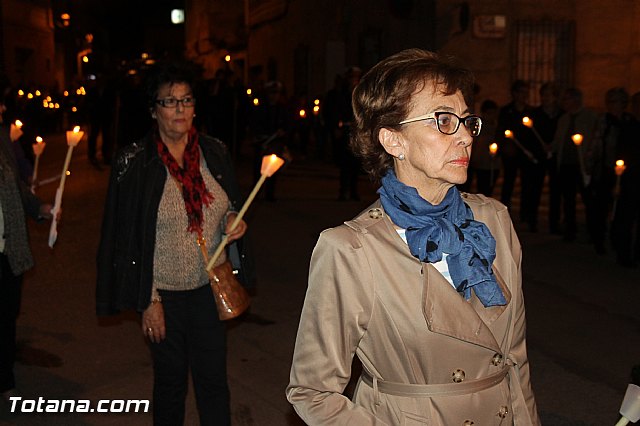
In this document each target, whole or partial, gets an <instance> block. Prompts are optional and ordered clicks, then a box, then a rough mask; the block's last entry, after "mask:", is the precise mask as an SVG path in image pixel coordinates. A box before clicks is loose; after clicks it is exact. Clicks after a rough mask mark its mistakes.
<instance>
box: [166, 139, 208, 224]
mask: <svg viewBox="0 0 640 426" xmlns="http://www.w3.org/2000/svg"><path fill="white" fill-rule="evenodd" d="M156 145H157V147H158V154H159V155H160V158H161V159H162V162H163V163H164V164H165V166H167V168H168V169H169V173H170V174H171V176H173V177H174V178H175V179H176V180H177V181H178V182H179V183H180V185H181V186H182V198H184V207H185V209H186V210H187V217H188V218H189V227H188V228H187V230H188V231H189V232H194V233H197V234H198V235H201V234H202V222H203V221H204V214H203V213H202V205H203V204H204V205H205V206H208V205H209V204H210V203H211V202H212V201H213V195H211V193H210V192H209V191H208V190H207V187H206V185H205V184H204V180H203V179H202V174H200V148H199V144H198V132H196V129H195V128H194V127H192V128H191V130H189V140H188V141H187V146H186V147H185V149H184V168H182V167H180V166H179V165H178V162H177V161H176V159H175V158H173V155H171V153H170V152H169V148H167V146H166V145H165V144H164V143H163V142H162V139H160V134H159V133H157V132H156Z"/></svg>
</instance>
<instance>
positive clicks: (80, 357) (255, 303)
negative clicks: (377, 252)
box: [0, 135, 640, 426]
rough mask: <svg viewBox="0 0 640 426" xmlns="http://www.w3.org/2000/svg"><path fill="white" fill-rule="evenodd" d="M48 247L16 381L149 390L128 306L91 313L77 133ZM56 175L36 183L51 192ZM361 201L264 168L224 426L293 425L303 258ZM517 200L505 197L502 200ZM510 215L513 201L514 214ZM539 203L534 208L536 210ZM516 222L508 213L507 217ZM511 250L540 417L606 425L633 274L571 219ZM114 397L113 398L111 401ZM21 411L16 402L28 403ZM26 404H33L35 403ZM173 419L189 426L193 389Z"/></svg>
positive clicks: (89, 194) (144, 352)
mask: <svg viewBox="0 0 640 426" xmlns="http://www.w3.org/2000/svg"><path fill="white" fill-rule="evenodd" d="M45 141H46V142H47V147H46V149H45V152H44V154H43V156H42V157H41V160H40V170H39V175H40V176H41V177H42V178H43V179H45V178H47V177H49V176H54V175H55V174H56V173H60V169H61V168H62V164H63V160H64V155H65V152H66V145H65V143H64V139H63V138H62V135H52V136H49V137H48V138H46V139H45ZM236 163H237V164H236V166H237V170H238V176H239V179H240V183H241V186H242V188H243V190H244V191H245V192H246V193H247V194H248V193H249V191H250V190H251V187H252V182H251V175H252V174H251V170H250V163H251V162H250V159H249V158H248V157H247V156H246V155H245V156H240V158H239V159H238V160H237V162H236ZM70 170H71V175H70V176H69V177H68V178H67V181H66V185H65V192H64V197H63V213H62V222H61V224H60V226H59V229H58V241H57V242H56V244H55V246H54V248H53V249H50V248H49V247H48V246H47V236H48V232H49V226H48V224H46V223H45V224H36V223H33V222H31V223H30V225H29V226H30V237H31V243H32V249H33V252H34V257H35V261H36V267H35V268H34V269H33V270H31V271H29V272H28V273H27V274H26V275H25V282H24V292H23V304H22V312H21V316H20V318H19V324H18V341H19V346H20V348H19V353H18V362H17V365H16V375H17V381H18V390H19V392H20V393H21V395H22V397H23V398H24V399H25V400H32V401H36V402H37V401H38V398H40V397H42V398H43V399H45V400H47V401H51V400H71V399H73V400H88V401H90V403H91V404H92V407H94V406H95V404H97V402H98V401H99V400H116V401H121V400H128V399H135V400H145V399H151V390H152V369H151V360H150V356H149V352H148V349H147V347H146V342H145V340H144V338H143V336H142V334H141V331H140V327H139V319H138V316H137V314H135V313H132V312H126V313H123V314H121V315H119V316H115V317H109V318H97V317H96V316H95V304H94V291H95V290H94V289H95V255H96V248H97V243H98V238H99V232H100V222H101V218H102V207H103V203H104V198H105V193H106V187H107V181H108V174H109V171H108V167H105V168H104V169H103V170H97V169H96V168H95V167H94V166H93V165H91V164H90V163H89V161H88V159H87V155H86V141H83V142H81V143H80V145H79V146H78V148H76V150H75V151H74V153H73V157H72V161H71V165H70ZM56 187H57V184H56V183H52V184H48V185H45V186H42V187H40V188H38V189H37V194H38V196H40V197H41V198H42V199H43V200H45V201H52V200H53V196H54V194H55V189H56ZM360 188H361V200H360V201H342V202H340V201H337V194H338V171H337V169H336V167H335V166H334V165H333V164H332V163H331V162H329V161H320V160H314V159H303V158H300V157H299V156H297V157H294V161H292V163H291V164H289V165H288V166H286V168H284V169H283V170H281V171H279V172H278V174H277V175H276V197H277V200H276V201H275V202H268V201H266V200H264V199H263V197H262V196H261V195H259V196H258V197H257V198H256V200H255V201H254V203H253V204H252V206H251V208H250V209H249V211H248V213H247V216H246V220H247V222H248V224H249V226H250V233H251V234H250V235H251V240H252V245H253V247H254V252H255V253H254V254H255V259H256V265H257V271H258V277H259V282H258V287H257V289H256V291H255V292H254V294H253V298H252V305H251V308H250V310H249V312H248V313H247V314H246V315H244V316H243V317H242V318H240V319H238V320H233V321H231V322H229V323H228V324H227V327H228V347H229V351H228V370H229V386H230V389H231V404H232V416H233V425H234V426H249V425H260V426H271V425H274V426H281V425H284V426H297V425H303V424H304V423H302V422H301V421H300V420H299V419H298V417H297V416H296V414H295V413H294V411H293V410H292V408H291V406H290V405H289V403H288V402H287V401H286V399H285V396H284V390H285V387H286V385H287V383H288V376H289V368H290V363H291V357H292V352H293V345H294V341H295V334H296V330H297V326H298V319H299V315H300V310H301V307H302V302H303V300H304V294H305V291H306V277H307V271H308V264H309V259H310V255H311V251H312V250H313V247H314V244H315V241H316V239H317V237H318V234H319V233H320V231H321V230H323V229H325V228H327V227H331V226H336V225H338V224H340V223H341V222H343V221H344V220H347V219H349V218H351V217H353V216H354V215H355V214H357V213H358V212H359V211H361V210H362V209H364V208H366V206H367V205H368V204H369V203H370V202H372V201H373V200H374V199H375V198H376V195H375V189H376V188H375V187H374V186H373V185H372V184H371V183H369V182H368V180H367V178H366V177H364V176H363V177H362V178H361V181H360ZM518 202H519V200H518V199H517V197H516V199H514V206H516V207H514V209H517V205H518ZM516 212H517V210H516ZM545 212H546V207H545V206H543V208H542V211H541V218H542V219H544V217H545ZM514 217H516V218H517V215H515V214H514ZM515 225H516V229H517V231H518V234H519V237H520V239H521V242H522V245H523V250H524V261H523V274H524V292H525V303H526V307H527V325H528V347H529V357H530V362H531V372H532V384H533V388H534V391H535V394H536V399H537V402H538V408H539V412H540V415H541V419H542V421H543V424H545V425H558V426H586V425H613V424H615V423H616V422H617V420H618V418H619V416H618V410H619V407H620V404H621V402H622V398H623V396H624V392H625V389H626V387H627V384H628V383H629V382H630V371H631V368H632V367H633V366H635V365H638V364H640V333H639V328H640V309H639V307H638V306H639V301H640V271H639V270H638V269H625V268H621V267H619V266H618V265H617V264H616V263H615V260H614V257H613V255H612V254H611V253H608V254H606V255H597V254H596V253H595V251H594V249H593V247H592V246H591V245H590V244H589V243H588V241H587V239H586V236H585V232H584V224H583V223H581V227H580V231H581V232H580V233H579V236H578V239H577V241H575V242H572V243H566V242H563V241H562V240H561V239H560V238H559V237H558V236H555V235H550V234H548V233H546V223H545V222H544V220H543V221H542V223H541V225H540V231H539V232H537V233H530V232H528V231H527V230H526V227H524V226H520V224H519V223H517V221H516V224H515ZM119 407H120V406H118V405H117V404H116V405H115V408H116V409H118V408H119ZM9 408H10V407H9V406H8V405H7V404H3V403H2V402H1V401H0V425H2V426H4V425H34V426H38V425H79V426H85V425H86V426H89V425H91V426H94V425H95V426H103V425H104V426H107V425H114V426H115V425H117V426H126V425H147V424H151V415H150V413H142V412H138V413H97V412H89V413H58V414H54V413H46V412H45V413H38V412H33V413H11V412H10V410H9ZM27 408H28V407H27ZM36 409H37V407H36V408H34V411H36ZM186 411H187V414H186V420H185V424H187V425H197V424H198V421H197V413H196V409H195V403H194V398H193V394H192V392H190V393H189V395H188V399H187V410H186Z"/></svg>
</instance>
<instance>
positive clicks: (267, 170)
mask: <svg viewBox="0 0 640 426" xmlns="http://www.w3.org/2000/svg"><path fill="white" fill-rule="evenodd" d="M283 164H284V160H283V159H282V158H280V157H278V156H277V155H275V154H271V155H265V156H264V157H262V167H261V168H260V179H258V182H256V185H255V186H254V187H253V190H252V191H251V193H250V194H249V196H248V197H247V200H246V201H245V202H244V204H243V206H242V208H241V209H240V211H239V212H238V215H237V216H236V218H235V220H234V221H233V222H232V223H231V228H230V230H229V232H233V230H234V229H236V226H238V224H239V223H240V221H241V220H242V218H243V217H244V214H245V213H246V212H247V209H248V208H249V205H251V202H252V201H253V199H254V198H255V196H256V194H257V193H258V191H259V190H260V187H261V186H262V184H263V183H264V181H265V180H266V179H267V178H268V177H271V176H273V174H274V173H275V172H277V171H278V169H279V168H280V167H282V165H283ZM228 240H229V234H225V236H224V237H223V238H222V241H220V244H218V247H216V250H215V251H214V252H213V255H212V256H211V258H210V259H209V262H208V263H207V271H210V270H211V269H212V268H213V266H214V265H215V263H216V260H218V257H220V255H221V254H222V250H224V248H225V246H226V245H227V241H228Z"/></svg>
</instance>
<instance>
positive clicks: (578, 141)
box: [571, 133, 588, 185]
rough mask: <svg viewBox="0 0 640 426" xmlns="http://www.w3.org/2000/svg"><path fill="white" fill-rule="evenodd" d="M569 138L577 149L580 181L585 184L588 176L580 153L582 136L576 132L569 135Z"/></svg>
mask: <svg viewBox="0 0 640 426" xmlns="http://www.w3.org/2000/svg"><path fill="white" fill-rule="evenodd" d="M571 140H572V141H573V144H574V145H575V146H576V149H577V150H578V162H579V163H580V174H581V175H582V181H583V182H584V184H585V185H587V184H588V178H587V175H586V171H585V166H584V156H583V154H582V141H583V140H584V136H582V135H581V134H580V133H576V134H574V135H571Z"/></svg>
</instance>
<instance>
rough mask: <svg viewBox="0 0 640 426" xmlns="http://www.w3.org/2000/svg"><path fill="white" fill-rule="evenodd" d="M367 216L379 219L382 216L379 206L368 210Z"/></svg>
mask: <svg viewBox="0 0 640 426" xmlns="http://www.w3.org/2000/svg"><path fill="white" fill-rule="evenodd" d="M369 217H370V218H371V219H380V218H381V217H382V210H380V209H379V208H377V207H376V208H374V209H370V210H369Z"/></svg>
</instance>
